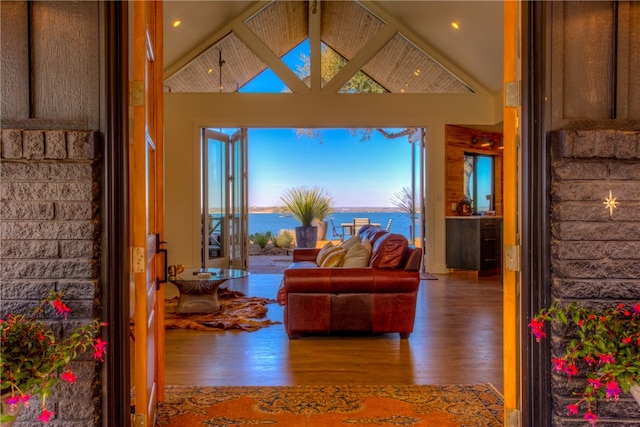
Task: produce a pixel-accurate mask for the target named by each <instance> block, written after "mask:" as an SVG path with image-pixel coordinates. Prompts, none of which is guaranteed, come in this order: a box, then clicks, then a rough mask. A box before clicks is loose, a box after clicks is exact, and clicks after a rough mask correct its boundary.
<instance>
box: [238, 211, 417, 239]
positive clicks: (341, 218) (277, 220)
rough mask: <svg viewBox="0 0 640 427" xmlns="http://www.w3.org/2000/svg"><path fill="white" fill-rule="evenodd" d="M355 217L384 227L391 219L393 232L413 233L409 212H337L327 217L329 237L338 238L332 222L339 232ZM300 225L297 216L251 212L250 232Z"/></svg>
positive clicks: (274, 232)
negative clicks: (342, 225) (343, 224)
mask: <svg viewBox="0 0 640 427" xmlns="http://www.w3.org/2000/svg"><path fill="white" fill-rule="evenodd" d="M354 218H369V219H370V222H371V223H374V224H375V223H378V224H380V226H381V227H382V228H384V227H386V226H387V223H388V222H389V220H392V221H391V229H390V231H391V232H392V233H398V234H402V235H404V236H406V237H407V239H409V238H410V235H411V219H410V218H409V216H408V215H407V214H404V213H402V212H336V213H334V214H333V215H331V216H330V217H329V218H327V222H328V223H329V229H328V231H327V239H338V237H334V236H333V233H332V232H331V222H330V221H329V220H330V219H333V223H334V224H335V226H336V229H337V230H338V232H341V231H342V229H341V227H340V225H341V224H342V223H353V219H354ZM417 221H418V215H416V223H417ZM299 225H300V222H299V221H298V220H296V219H295V218H293V217H291V216H288V215H283V214H279V213H250V214H249V234H254V233H262V234H264V233H266V232H267V231H270V232H271V234H272V235H277V234H279V233H280V230H295V228H296V227H298V226H299Z"/></svg>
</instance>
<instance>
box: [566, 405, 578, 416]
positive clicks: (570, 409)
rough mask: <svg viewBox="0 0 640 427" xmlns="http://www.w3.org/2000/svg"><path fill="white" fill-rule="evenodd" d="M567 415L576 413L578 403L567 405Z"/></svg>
mask: <svg viewBox="0 0 640 427" xmlns="http://www.w3.org/2000/svg"><path fill="white" fill-rule="evenodd" d="M567 415H578V405H567Z"/></svg>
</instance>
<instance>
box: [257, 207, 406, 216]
mask: <svg viewBox="0 0 640 427" xmlns="http://www.w3.org/2000/svg"><path fill="white" fill-rule="evenodd" d="M333 211H334V213H349V212H367V213H382V212H389V213H403V212H404V211H403V210H402V209H399V208H396V207H388V208H387V207H382V208H380V207H378V208H377V207H365V208H333ZM248 213H250V214H261V213H264V214H274V213H284V211H283V210H282V209H281V208H278V207H266V208H263V207H251V208H249V211H248Z"/></svg>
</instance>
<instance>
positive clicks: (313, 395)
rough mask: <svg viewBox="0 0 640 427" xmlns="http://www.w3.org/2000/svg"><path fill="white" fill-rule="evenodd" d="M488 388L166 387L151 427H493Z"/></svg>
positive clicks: (494, 405) (497, 404) (495, 396)
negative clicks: (154, 426)
mask: <svg viewBox="0 0 640 427" xmlns="http://www.w3.org/2000/svg"><path fill="white" fill-rule="evenodd" d="M502 411H503V399H502V396H501V395H500V393H498V392H497V391H496V390H495V388H493V386H491V385H490V384H474V385H448V386H434V385H408V386H371V385H360V386H296V387H182V386H167V388H166V401H165V402H163V403H160V404H159V408H158V425H159V426H166V427H183V426H189V427H196V426H215V427H231V426H234V427H236V426H237V427H239V426H283V427H285V426H286V427H290V426H304V427H316V426H318V427H319V426H323V427H324V426H326V427H335V426H414V425H423V426H429V427H474V426H478V427H499V426H502V425H503V423H502Z"/></svg>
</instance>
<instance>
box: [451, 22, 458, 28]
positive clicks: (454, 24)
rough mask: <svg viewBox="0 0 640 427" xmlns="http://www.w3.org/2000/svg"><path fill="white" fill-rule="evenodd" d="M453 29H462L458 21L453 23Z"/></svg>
mask: <svg viewBox="0 0 640 427" xmlns="http://www.w3.org/2000/svg"><path fill="white" fill-rule="evenodd" d="M451 27H453V29H455V30H457V29H459V28H460V24H458V23H457V22H456V21H453V22H452V23H451Z"/></svg>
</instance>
